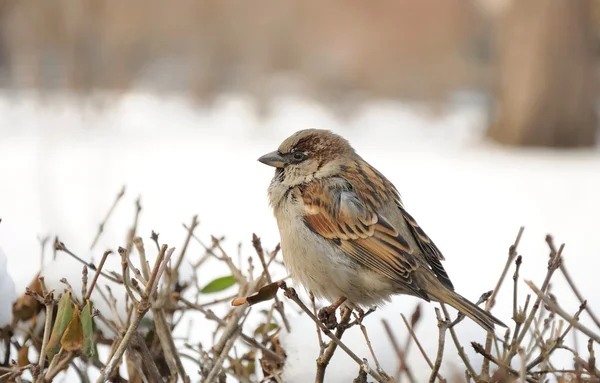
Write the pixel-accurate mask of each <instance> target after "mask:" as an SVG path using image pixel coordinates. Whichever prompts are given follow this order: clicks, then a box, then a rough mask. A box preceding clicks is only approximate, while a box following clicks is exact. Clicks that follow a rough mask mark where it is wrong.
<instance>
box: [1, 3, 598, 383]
mask: <svg viewBox="0 0 600 383" xmlns="http://www.w3.org/2000/svg"><path fill="white" fill-rule="evenodd" d="M599 48H600V0H378V1H362V0H343V1H342V0H330V1H326V2H324V1H317V0H302V1H294V0H255V1H244V0H194V1H193V0H170V1H168V2H167V1H159V0H126V1H122V0H45V1H18V0H0V218H1V219H2V222H1V223H0V247H1V248H2V249H3V251H4V253H5V254H6V259H7V270H8V272H9V274H10V275H11V276H12V279H14V281H15V285H16V292H17V293H18V294H20V293H22V291H23V290H24V288H25V286H26V285H27V284H28V283H29V282H30V281H31V280H32V278H33V277H34V275H35V274H36V273H37V271H38V270H39V267H40V264H45V265H46V266H47V265H48V264H49V262H50V256H49V255H47V256H46V259H45V260H42V261H41V262H40V253H41V251H40V244H41V243H42V239H43V238H46V237H48V238H54V236H59V238H60V240H61V241H63V242H64V243H65V244H66V245H67V246H68V247H69V249H71V250H72V251H74V252H75V253H77V254H78V255H79V256H80V257H82V258H85V259H96V260H97V259H98V258H99V257H100V255H101V254H102V252H103V251H104V250H105V249H107V248H110V249H116V248H117V246H119V245H123V243H124V241H126V233H127V232H128V230H129V228H130V227H131V224H132V220H133V217H134V215H135V201H136V199H137V198H138V196H141V203H142V207H143V209H142V212H141V215H140V221H139V224H138V233H139V235H140V236H142V237H143V238H144V239H145V240H148V237H149V235H150V232H151V230H154V231H156V232H159V233H160V238H161V242H163V243H167V244H169V245H171V246H181V243H182V242H183V239H184V237H185V235H186V231H185V229H184V228H183V227H182V225H181V224H182V223H183V222H185V223H188V222H189V221H190V219H191V217H192V216H193V215H194V214H198V215H199V219H200V222H201V224H200V227H199V229H198V230H197V235H198V237H200V238H202V239H203V240H204V241H205V242H206V243H210V235H215V236H217V237H220V236H223V235H224V236H226V238H227V241H226V242H225V243H224V245H223V246H224V247H226V249H227V250H228V251H230V252H231V253H232V254H236V253H238V251H239V253H240V254H241V255H244V256H250V255H251V254H252V248H251V246H250V243H249V241H250V238H251V235H252V233H257V234H258V235H259V236H260V237H261V238H262V239H263V244H265V246H266V247H267V248H271V249H272V248H273V247H274V246H275V244H276V243H277V242H278V241H279V237H278V231H277V227H276V225H275V221H274V219H273V217H272V213H271V211H270V208H269V206H268V203H267V198H266V189H267V187H268V184H269V181H270V179H271V177H272V175H273V171H272V169H270V168H267V167H265V166H264V165H261V164H259V163H258V162H257V161H256V159H257V158H258V157H259V156H260V155H262V154H264V153H266V152H269V151H272V150H274V149H275V148H276V147H277V146H278V145H279V143H280V142H281V141H282V140H283V139H284V138H286V137H287V136H288V135H289V134H291V133H293V132H294V131H296V130H298V129H302V128H307V127H318V128H323V129H331V130H333V131H335V132H337V133H340V134H342V135H344V136H345V137H347V138H348V139H349V140H350V142H351V143H352V144H353V145H354V147H355V148H356V149H357V151H358V152H359V153H360V154H361V155H362V156H363V157H364V158H365V159H367V160H368V161H369V162H370V163H371V164H372V165H374V166H375V167H377V168H378V169H379V170H380V171H381V172H382V173H384V174H385V175H386V176H387V177H388V178H389V179H390V180H391V181H392V182H393V183H394V184H396V186H397V187H398V189H399V190H400V192H401V193H402V197H403V199H404V203H405V205H406V207H407V209H408V210H409V211H410V213H411V214H412V215H413V216H414V217H415V218H416V219H417V220H418V221H419V224H420V225H421V226H422V227H423V228H424V229H425V230H426V232H427V233H428V235H429V236H430V237H431V238H433V239H434V241H435V242H436V244H437V246H438V247H439V248H440V249H441V250H442V252H443V253H444V254H445V255H446V258H447V259H448V261H447V262H446V263H445V267H446V269H447V271H448V273H449V275H450V276H451V277H452V279H453V282H454V285H455V286H456V289H457V291H459V292H461V293H463V294H465V295H466V296H467V298H469V299H472V300H476V299H477V298H478V297H479V296H480V294H481V293H482V292H484V291H487V290H490V289H492V288H493V286H492V285H490V284H491V283H492V282H491V281H495V280H496V278H497V276H498V273H500V270H501V269H502V267H503V266H504V263H505V261H506V254H507V249H508V246H509V245H510V244H512V243H513V241H514V238H515V235H516V233H517V231H518V229H519V227H520V226H525V227H526V230H525V235H524V237H523V239H522V241H521V244H520V247H519V249H520V250H521V252H522V254H523V256H524V262H523V266H522V268H521V275H522V277H523V278H524V279H532V280H534V281H537V283H538V285H539V283H541V278H543V275H544V274H545V272H546V266H547V259H548V258H547V257H548V249H547V246H546V244H545V242H544V237H545V235H546V234H548V233H551V234H553V235H554V236H555V238H556V241H557V243H562V242H565V243H566V244H567V246H566V250H565V253H564V255H565V260H564V262H565V263H566V264H568V265H569V270H570V271H571V274H572V275H573V276H574V278H576V279H577V280H578V284H580V285H578V286H579V288H580V289H581V291H582V294H583V295H584V296H585V297H586V298H588V305H590V307H600V291H599V290H598V288H597V270H598V267H600V236H598V227H600V198H598V196H599V195H600V150H598V139H599V137H600V133H599V128H598V121H597V120H598V106H599V104H598V96H599V95H600V62H599V60H598V58H599V55H600V49H599ZM123 185H126V193H125V195H124V197H123V198H122V199H121V200H120V202H119V204H118V206H117V207H116V208H115V210H114V212H113V214H112V215H111V216H110V219H109V220H108V221H107V222H106V225H105V226H104V232H103V234H102V236H101V237H100V239H99V241H98V243H97V246H96V247H95V249H91V248H90V244H91V243H92V241H93V239H94V237H95V234H96V232H97V230H98V225H99V223H100V222H102V221H103V220H104V219H105V217H106V214H107V211H108V210H109V208H110V207H111V205H112V203H113V201H114V198H115V195H116V194H117V193H118V191H119V190H121V188H122V186H123ZM48 243H52V240H50V241H49V242H48ZM239 243H241V244H242V245H243V246H242V247H241V248H240V249H241V250H240V249H238V247H237V246H238V244H239ZM202 252H203V249H201V248H200V247H199V246H197V248H195V249H192V250H189V251H188V253H187V254H190V257H191V260H190V262H193V261H194V259H195V258H198V257H200V255H201V254H202ZM46 254H50V249H48V250H47V252H46ZM67 261H70V259H67ZM0 264H2V262H0ZM464 265H469V266H470V267H469V268H466V267H464ZM119 267H120V266H119V265H118V262H117V265H116V266H115V270H119ZM66 268H67V267H65V266H64V264H63V265H62V266H60V268H59V270H60V272H59V273H56V275H62V274H61V273H62V270H63V269H65V270H66ZM73 270H74V274H75V275H77V274H78V273H79V272H80V265H79V264H77V263H73ZM226 272H227V270H217V271H215V272H214V273H212V275H211V277H212V276H214V275H223V273H226ZM281 276H283V275H281ZM204 277H206V276H204ZM204 277H201V278H200V279H201V283H207V282H208V280H204V279H202V278H204ZM75 278H77V277H75ZM553 289H554V290H553V293H555V294H556V295H557V296H559V298H560V301H561V302H562V305H563V307H564V308H565V309H566V310H568V311H569V312H574V311H575V310H576V309H577V307H578V305H579V302H578V301H577V300H576V299H574V297H573V296H572V294H571V293H570V290H568V286H567V285H566V284H565V282H564V281H563V280H562V279H556V280H555V282H553ZM509 290H510V289H508V288H507V289H506V290H504V291H502V293H501V294H500V296H499V297H498V301H497V302H498V303H497V306H496V307H495V308H494V314H495V315H496V316H498V317H499V318H501V319H503V320H504V321H505V322H508V321H510V318H511V315H512V292H511V291H509ZM519 291H520V292H523V294H526V293H527V292H529V289H528V287H527V286H525V285H522V287H520V290H519ZM0 296H2V297H6V296H8V295H2V294H0ZM415 305H416V300H414V299H413V298H408V297H398V298H395V299H394V301H393V304H392V305H390V306H391V307H390V306H388V307H387V308H386V309H385V310H382V311H381V312H380V313H379V314H376V315H382V316H384V315H387V317H388V318H389V319H390V321H391V323H395V322H397V321H398V313H399V312H403V313H405V314H407V315H408V314H410V313H411V312H412V310H413V308H414V306H415ZM7 307H10V302H9V303H8V306H7ZM423 318H424V319H423V324H422V326H421V327H420V328H419V329H418V330H419V332H420V333H421V334H425V335H424V337H425V338H427V340H428V342H427V344H425V345H424V347H425V348H426V350H427V352H428V353H430V354H431V355H433V354H434V353H435V350H436V342H435V340H434V339H432V337H430V336H427V334H430V331H431V329H432V328H435V326H436V323H435V315H434V314H433V306H432V305H427V306H426V309H425V308H424V312H423ZM303 319H306V318H304V317H300V319H299V321H302V320H303ZM586 320H588V318H583V319H582V321H583V322H585V321H586ZM373 321H374V322H373V323H374V324H373V327H371V328H370V329H369V331H370V332H371V331H373V334H374V335H371V336H372V337H375V338H377V337H379V336H381V337H385V334H384V333H383V330H382V329H381V328H379V327H377V324H378V323H379V321H378V320H377V319H373ZM467 322H468V321H465V322H463V323H462V324H461V328H460V329H459V330H458V331H459V333H460V335H461V336H464V337H467V338H468V339H471V337H472V336H473V334H478V335H481V334H480V333H478V331H481V330H480V329H478V328H477V326H476V325H474V324H472V323H467ZM305 325H306V326H312V323H311V322H305ZM306 326H305V327H306ZM0 327H1V324H0ZM306 328H308V327H306ZM311 329H312V327H311ZM377 331H379V335H377V334H378V333H377ZM402 331H403V329H402V328H399V329H398V332H397V333H398V334H399V336H403V337H404V336H405V335H406V334H405V332H402ZM307 333H309V331H308V330H307V331H304V332H302V331H301V332H297V333H292V334H291V338H290V337H288V340H287V341H285V342H288V343H285V344H288V345H289V344H291V343H293V342H294V341H296V342H297V343H298V342H299V343H298V344H303V343H302V342H304V343H310V344H311V345H312V346H313V347H316V341H315V340H313V339H310V338H309V337H308V336H306V334H307ZM310 333H312V334H313V335H314V331H312V330H311V331H310ZM204 335H206V334H204ZM358 335H359V336H358V337H357V338H356V339H355V340H356V342H357V344H359V343H360V344H362V338H360V334H358ZM195 336H197V337H201V336H203V334H202V333H201V332H198V334H195ZM295 338H297V339H296V340H294V339H295ZM208 342H210V340H208ZM581 344H583V342H582V343H581ZM376 347H381V348H382V349H381V348H380V350H383V351H381V352H382V353H383V354H384V355H389V360H388V362H389V363H390V365H393V366H394V367H391V368H395V363H396V360H395V359H394V358H395V357H394V356H393V355H395V354H394V353H393V352H391V351H390V349H389V348H388V347H389V346H388V344H387V343H385V344H378V345H376ZM451 351H452V353H453V354H454V352H453V351H454V350H451ZM469 351H470V352H471V351H472V350H469ZM361 355H362V354H361ZM364 355H366V353H364ZM302 357H304V359H305V360H301V361H300V363H297V364H296V365H295V368H296V369H295V370H293V371H292V372H289V376H290V377H291V376H296V377H297V380H295V381H298V382H305V381H308V380H311V379H312V376H313V375H314V370H312V369H311V368H313V367H314V353H302ZM472 357H473V358H478V356H476V355H472ZM411 358H414V361H413V362H414V363H417V364H418V363H420V364H422V365H423V366H424V362H423V360H422V358H420V356H419V355H418V354H416V353H415V354H414V355H411ZM454 360H455V362H456V363H457V364H460V361H459V360H458V359H457V357H456V355H454ZM346 362H347V361H346ZM563 362H564V363H563ZM338 363H339V364H340V366H341V368H340V371H342V372H343V371H344V360H343V359H340V360H339V361H338ZM411 363H412V362H411ZM560 363H563V364H560ZM560 363H559V365H564V366H570V365H571V364H572V360H571V359H569V358H566V359H565V360H563V361H560ZM306 366H311V367H310V368H307V367H306ZM345 370H347V368H346V369H345ZM346 373H347V374H351V375H348V376H346V377H344V378H341V379H342V380H341V381H349V379H353V378H354V375H355V371H346ZM302 374H304V375H302ZM340 376H342V375H340ZM286 381H290V382H294V380H293V379H292V378H289V379H286Z"/></svg>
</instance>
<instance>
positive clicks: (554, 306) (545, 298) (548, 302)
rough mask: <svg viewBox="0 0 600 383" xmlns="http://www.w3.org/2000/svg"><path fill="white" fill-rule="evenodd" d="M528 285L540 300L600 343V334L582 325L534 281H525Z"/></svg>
mask: <svg viewBox="0 0 600 383" xmlns="http://www.w3.org/2000/svg"><path fill="white" fill-rule="evenodd" d="M525 283H526V284H527V286H529V288H530V289H531V290H533V292H534V293H535V294H536V295H537V296H538V300H540V301H543V302H544V304H545V305H546V306H548V308H549V309H550V310H552V311H554V312H555V313H557V314H558V315H560V316H561V317H562V318H563V319H564V320H566V321H567V322H568V323H569V324H570V325H572V326H573V327H575V328H576V329H577V330H579V331H581V332H582V333H584V334H585V335H586V336H588V337H590V338H591V339H593V340H594V342H596V343H598V344H600V336H599V335H598V334H595V333H594V332H593V331H592V330H590V329H588V328H587V327H585V326H584V325H582V324H581V323H580V322H579V321H578V320H577V319H576V318H574V317H573V316H571V315H569V313H567V312H566V311H565V310H563V309H562V308H561V307H560V306H559V305H558V304H557V303H556V302H554V301H553V300H552V299H550V298H549V297H548V296H547V295H545V294H544V293H543V292H542V290H540V289H538V288H537V287H536V286H535V285H534V284H533V282H531V281H525Z"/></svg>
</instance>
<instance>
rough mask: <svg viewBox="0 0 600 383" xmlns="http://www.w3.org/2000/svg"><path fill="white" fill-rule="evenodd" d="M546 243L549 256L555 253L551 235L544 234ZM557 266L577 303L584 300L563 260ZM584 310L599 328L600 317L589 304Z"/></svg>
mask: <svg viewBox="0 0 600 383" xmlns="http://www.w3.org/2000/svg"><path fill="white" fill-rule="evenodd" d="M546 243H547V244H548V247H549V248H550V251H551V254H550V256H553V255H554V254H556V251H557V250H556V246H555V245H554V238H552V236H551V235H547V236H546ZM559 268H560V272H561V273H562V274H563V276H564V277H565V279H566V281H567V283H568V284H569V286H570V287H571V290H573V293H574V294H575V296H576V297H577V299H579V303H580V304H581V303H582V302H584V301H585V298H584V297H583V295H582V294H581V292H580V291H579V289H578V288H577V286H575V282H573V278H571V274H570V273H569V271H568V270H567V266H566V265H565V262H564V261H563V262H561V263H560V266H559ZM585 311H586V312H587V313H588V315H589V316H590V318H592V320H593V321H594V323H595V324H596V326H597V327H599V328H600V319H599V318H598V317H597V316H596V315H595V314H594V312H593V311H592V308H591V307H589V305H586V306H585Z"/></svg>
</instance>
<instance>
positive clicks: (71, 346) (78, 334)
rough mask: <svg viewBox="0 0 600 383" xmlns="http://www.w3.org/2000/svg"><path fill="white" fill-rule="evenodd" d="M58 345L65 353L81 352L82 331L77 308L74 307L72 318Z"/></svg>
mask: <svg viewBox="0 0 600 383" xmlns="http://www.w3.org/2000/svg"><path fill="white" fill-rule="evenodd" d="M60 345H61V346H62V347H63V349H64V350H65V351H69V352H75V351H79V350H81V348H82V347H83V329H82V327H81V314H80V312H79V306H77V305H75V308H74V310H73V317H72V318H71V321H70V322H69V325H68V326H67V329H66V330H65V333H64V334H63V336H62V338H60Z"/></svg>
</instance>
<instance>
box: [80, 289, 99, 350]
mask: <svg viewBox="0 0 600 383" xmlns="http://www.w3.org/2000/svg"><path fill="white" fill-rule="evenodd" d="M93 312H94V308H93V305H92V302H91V301H89V300H88V301H87V303H86V304H85V306H84V307H83V311H82V312H81V329H82V330H83V353H84V354H85V355H86V356H87V357H88V358H95V357H96V356H97V353H96V345H95V344H94V330H95V328H96V326H95V324H94V317H93Z"/></svg>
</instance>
